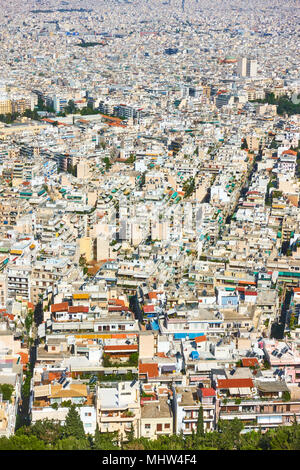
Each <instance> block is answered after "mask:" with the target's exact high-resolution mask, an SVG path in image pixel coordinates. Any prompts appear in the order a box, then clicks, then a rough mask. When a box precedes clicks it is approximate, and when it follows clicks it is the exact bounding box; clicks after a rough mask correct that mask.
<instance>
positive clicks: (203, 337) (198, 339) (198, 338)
mask: <svg viewBox="0 0 300 470" xmlns="http://www.w3.org/2000/svg"><path fill="white" fill-rule="evenodd" d="M206 339H207V338H206V336H205V335H202V336H197V338H195V340H194V341H195V343H203V342H204V341H206Z"/></svg>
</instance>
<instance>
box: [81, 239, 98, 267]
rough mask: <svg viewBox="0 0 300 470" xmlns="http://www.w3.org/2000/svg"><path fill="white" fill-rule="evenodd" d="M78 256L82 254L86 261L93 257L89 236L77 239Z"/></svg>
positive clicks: (91, 242) (91, 241)
mask: <svg viewBox="0 0 300 470" xmlns="http://www.w3.org/2000/svg"><path fill="white" fill-rule="evenodd" d="M79 249H80V256H81V255H82V256H84V257H85V259H86V261H87V262H90V261H92V260H93V258H94V250H93V240H92V238H90V237H83V238H80V240H79Z"/></svg>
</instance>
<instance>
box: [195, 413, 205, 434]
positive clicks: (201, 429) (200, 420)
mask: <svg viewBox="0 0 300 470" xmlns="http://www.w3.org/2000/svg"><path fill="white" fill-rule="evenodd" d="M204 434H205V433H204V420H203V407H202V406H200V408H199V412H198V420H197V432H196V435H197V437H203V436H204Z"/></svg>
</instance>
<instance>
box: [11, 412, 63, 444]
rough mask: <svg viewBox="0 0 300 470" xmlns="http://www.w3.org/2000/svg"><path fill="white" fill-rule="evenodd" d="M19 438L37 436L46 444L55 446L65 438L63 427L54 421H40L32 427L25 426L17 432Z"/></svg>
mask: <svg viewBox="0 0 300 470" xmlns="http://www.w3.org/2000/svg"><path fill="white" fill-rule="evenodd" d="M16 435H18V436H35V437H37V438H38V439H39V440H41V441H43V442H44V443H45V444H49V445H54V444H56V442H57V441H59V440H60V439H61V438H62V437H63V426H62V425H61V424H60V423H59V422H56V421H54V420H50V419H47V418H46V419H43V420H38V421H36V423H34V424H33V425H31V426H23V427H22V428H20V429H18V431H17V432H16Z"/></svg>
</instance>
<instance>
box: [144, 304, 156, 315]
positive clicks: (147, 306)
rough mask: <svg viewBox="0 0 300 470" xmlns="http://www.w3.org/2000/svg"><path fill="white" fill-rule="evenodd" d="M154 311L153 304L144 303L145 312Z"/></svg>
mask: <svg viewBox="0 0 300 470" xmlns="http://www.w3.org/2000/svg"><path fill="white" fill-rule="evenodd" d="M154 311H155V307H154V305H144V312H145V313H154Z"/></svg>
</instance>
